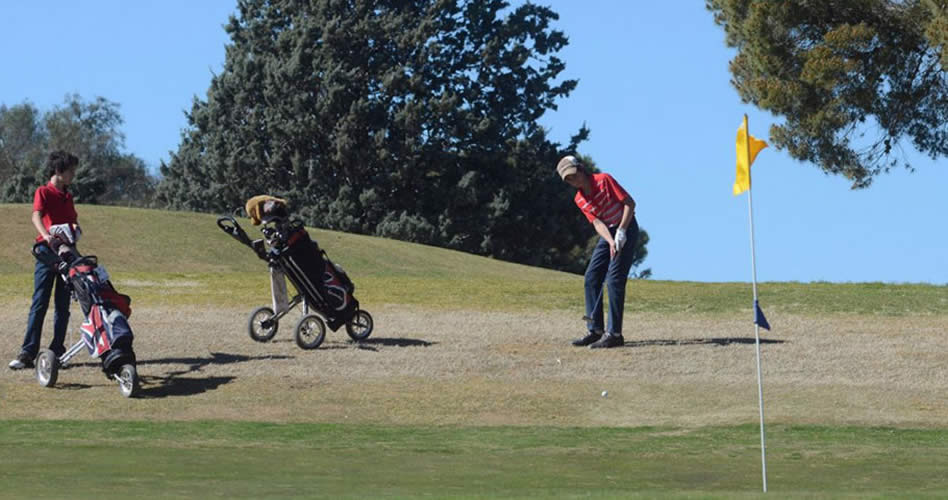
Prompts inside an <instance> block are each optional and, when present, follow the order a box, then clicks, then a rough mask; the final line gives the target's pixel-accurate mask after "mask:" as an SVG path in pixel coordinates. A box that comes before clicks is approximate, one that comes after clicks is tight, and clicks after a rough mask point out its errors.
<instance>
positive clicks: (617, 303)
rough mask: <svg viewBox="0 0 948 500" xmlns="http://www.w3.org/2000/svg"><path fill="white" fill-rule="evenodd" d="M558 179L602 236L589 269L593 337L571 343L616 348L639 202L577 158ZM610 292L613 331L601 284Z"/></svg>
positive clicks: (569, 159)
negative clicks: (606, 322)
mask: <svg viewBox="0 0 948 500" xmlns="http://www.w3.org/2000/svg"><path fill="white" fill-rule="evenodd" d="M556 171H557V173H559V174H560V177H561V178H562V179H563V180H564V181H565V182H566V183H567V184H569V185H570V186H573V187H574V188H576V196H575V197H574V198H573V201H575V202H576V206H578V207H579V209H580V210H581V211H582V212H583V215H585V216H586V219H587V220H589V222H590V224H592V225H593V227H594V228H596V232H597V233H599V236H600V238H599V243H597V244H596V248H595V249H593V253H592V256H591V257H590V258H589V265H588V266H587V267H586V317H587V318H590V320H589V322H588V323H587V328H588V329H589V333H588V334H587V335H586V336H585V337H583V338H581V339H577V340H574V341H573V345H575V346H585V345H588V346H589V347H590V348H593V349H596V348H603V347H618V346H621V345H622V344H623V343H624V342H625V339H623V337H622V311H623V309H624V307H625V284H626V281H628V279H629V270H630V269H631V267H632V260H633V257H634V253H635V242H636V240H637V239H638V236H639V226H638V224H637V223H636V221H635V200H633V199H632V197H631V196H629V194H628V193H626V191H625V189H622V186H620V185H619V183H618V182H616V180H615V179H613V178H612V176H611V175H609V174H606V173H599V174H591V173H589V172H587V170H586V167H585V166H584V165H583V164H582V163H581V162H580V161H579V160H577V159H576V157H574V156H565V157H563V159H561V160H560V162H559V163H558V164H557V165H556ZM603 281H605V283H606V288H607V289H608V290H609V328H608V329H604V328H603V326H604V325H603V311H602V298H603V297H602V284H603Z"/></svg>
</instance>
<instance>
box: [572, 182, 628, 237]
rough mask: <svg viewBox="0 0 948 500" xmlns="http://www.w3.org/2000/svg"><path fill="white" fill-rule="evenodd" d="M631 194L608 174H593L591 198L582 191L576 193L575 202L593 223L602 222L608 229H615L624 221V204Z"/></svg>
mask: <svg viewBox="0 0 948 500" xmlns="http://www.w3.org/2000/svg"><path fill="white" fill-rule="evenodd" d="M628 198H629V194H628V193H626V192H625V189H622V186H620V185H619V183H618V182H616V180H615V179H613V178H612V176H611V175H609V174H606V173H600V174H592V192H591V193H590V194H589V198H586V197H585V196H583V192H582V190H579V191H576V196H575V197H574V198H573V201H575V202H576V206H578V207H579V209H580V210H582V211H583V214H584V215H585V216H586V218H587V219H589V222H592V221H594V220H596V219H599V220H601V221H602V222H604V223H605V224H606V226H607V227H615V226H618V225H619V222H620V221H621V220H622V210H623V207H624V206H625V205H624V204H623V202H624V201H625V200H627V199H628Z"/></svg>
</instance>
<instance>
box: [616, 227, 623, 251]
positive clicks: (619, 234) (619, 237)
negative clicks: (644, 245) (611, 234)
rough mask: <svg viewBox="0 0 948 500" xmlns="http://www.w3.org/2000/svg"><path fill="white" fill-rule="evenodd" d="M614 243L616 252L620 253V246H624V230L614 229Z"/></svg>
mask: <svg viewBox="0 0 948 500" xmlns="http://www.w3.org/2000/svg"><path fill="white" fill-rule="evenodd" d="M615 242H616V252H621V251H622V245H625V229H622V228H621V227H620V228H619V229H616V237H615Z"/></svg>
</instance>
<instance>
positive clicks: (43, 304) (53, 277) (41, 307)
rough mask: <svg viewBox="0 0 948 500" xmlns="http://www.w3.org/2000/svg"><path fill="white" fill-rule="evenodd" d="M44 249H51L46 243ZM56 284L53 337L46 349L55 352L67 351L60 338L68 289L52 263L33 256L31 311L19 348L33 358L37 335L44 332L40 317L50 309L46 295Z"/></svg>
mask: <svg viewBox="0 0 948 500" xmlns="http://www.w3.org/2000/svg"><path fill="white" fill-rule="evenodd" d="M41 251H43V252H52V250H50V249H49V247H46V246H43V247H41ZM54 286H55V288H56V295H55V311H54V313H53V341H52V342H50V344H49V349H50V350H51V351H53V352H54V353H56V355H57V356H59V355H62V354H63V353H64V352H66V347H65V346H64V345H63V342H64V341H65V340H66V327H67V326H69V290H68V289H67V288H66V283H64V282H63V280H62V279H60V278H59V273H58V272H57V271H56V269H54V268H53V267H52V266H49V265H47V264H46V263H44V262H43V261H42V260H40V259H36V269H35V270H34V272H33V305H31V306H30V315H29V317H28V318H27V320H26V335H25V336H24V337H23V346H22V347H20V351H21V352H23V353H26V354H28V355H29V356H30V357H33V358H35V357H36V354H37V353H38V352H39V346H40V336H41V335H42V334H43V320H45V319H46V310H47V309H49V296H50V294H51V293H52V291H53V287H54Z"/></svg>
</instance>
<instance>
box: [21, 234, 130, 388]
mask: <svg viewBox="0 0 948 500" xmlns="http://www.w3.org/2000/svg"><path fill="white" fill-rule="evenodd" d="M62 226H66V225H61V226H60V227H56V226H54V227H51V228H50V233H51V234H52V235H53V236H54V239H53V240H52V242H51V244H50V245H49V246H47V245H46V243H43V242H40V243H36V244H35V245H34V246H33V255H35V256H36V257H37V258H39V259H42V260H43V261H44V262H45V263H46V264H47V265H50V266H52V267H53V268H54V269H56V270H57V271H58V272H59V274H60V277H61V278H62V279H63V281H65V283H66V285H67V286H68V288H69V291H70V295H71V296H72V298H73V299H74V300H75V301H76V302H78V303H79V307H80V308H81V309H82V314H83V318H85V320H84V321H83V323H82V325H80V327H79V330H80V334H81V337H82V343H83V344H84V345H85V347H86V350H88V351H89V354H90V355H91V356H92V357H93V358H99V359H101V360H102V370H103V371H104V372H105V373H106V374H112V373H115V372H117V371H118V370H119V369H120V368H121V367H122V365H125V364H132V365H134V364H135V351H134V350H133V349H132V341H133V339H134V335H133V334H132V329H131V327H129V325H128V317H129V316H131V314H132V310H131V298H130V297H129V296H128V295H123V294H120V293H118V292H117V291H116V290H115V287H114V286H112V282H111V281H110V280H109V275H108V272H107V271H106V270H105V267H103V266H100V265H99V262H98V259H97V258H96V257H95V256H94V255H87V256H81V255H79V252H78V251H77V250H76V248H75V243H76V240H77V239H78V234H79V233H78V231H75V232H71V231H70V228H68V227H66V228H63V227H62ZM44 247H45V248H44ZM50 250H51V251H50Z"/></svg>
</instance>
